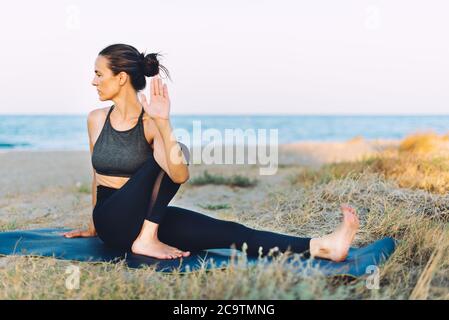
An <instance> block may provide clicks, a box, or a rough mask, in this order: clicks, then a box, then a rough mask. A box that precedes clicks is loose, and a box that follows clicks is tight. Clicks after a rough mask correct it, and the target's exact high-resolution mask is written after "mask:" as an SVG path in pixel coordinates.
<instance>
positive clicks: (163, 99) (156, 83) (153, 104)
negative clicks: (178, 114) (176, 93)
mask: <svg viewBox="0 0 449 320" xmlns="http://www.w3.org/2000/svg"><path fill="white" fill-rule="evenodd" d="M139 98H140V103H141V104H142V106H143V108H144V110H145V112H146V113H147V114H148V115H149V116H150V117H151V118H152V119H154V120H168V119H169V114H170V99H169V97H168V89H167V84H165V83H164V84H163V83H162V79H161V78H160V77H159V76H154V77H152V78H151V82H150V103H149V104H148V101H147V97H146V96H145V94H143V93H141V94H140V97H139Z"/></svg>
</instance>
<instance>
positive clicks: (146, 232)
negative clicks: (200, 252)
mask: <svg viewBox="0 0 449 320" xmlns="http://www.w3.org/2000/svg"><path fill="white" fill-rule="evenodd" d="M158 229H159V224H157V223H154V222H151V221H149V220H146V219H145V221H144V223H143V225H142V229H141V231H140V234H139V235H138V236H137V238H136V240H134V242H133V245H132V246H131V252H132V253H135V254H141V255H144V256H148V257H154V258H157V259H173V258H181V257H188V256H189V255H190V251H181V250H179V249H178V248H175V247H172V246H169V245H167V244H165V243H162V242H160V241H159V239H158V237H157V231H158Z"/></svg>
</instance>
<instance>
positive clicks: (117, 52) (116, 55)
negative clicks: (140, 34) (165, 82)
mask: <svg viewBox="0 0 449 320" xmlns="http://www.w3.org/2000/svg"><path fill="white" fill-rule="evenodd" d="M98 55H101V56H104V57H106V58H107V59H108V60H109V69H111V70H112V72H113V73H114V75H116V74H118V73H119V72H121V71H124V72H126V73H127V74H128V75H129V77H130V78H131V85H132V86H133V88H134V89H136V91H140V90H142V89H144V88H145V86H146V85H147V81H146V79H145V76H147V77H153V76H155V75H157V74H159V70H160V69H161V70H162V71H163V72H164V73H165V74H166V75H167V77H168V78H169V79H170V80H171V78H170V74H169V73H168V70H167V68H165V67H164V66H163V65H161V64H160V63H159V61H158V59H157V56H161V54H159V53H149V54H146V53H140V52H139V51H138V50H137V49H136V48H134V47H133V46H130V45H127V44H122V43H117V44H112V45H110V46H107V47H106V48H104V49H103V50H101V51H100V53H99V54H98Z"/></svg>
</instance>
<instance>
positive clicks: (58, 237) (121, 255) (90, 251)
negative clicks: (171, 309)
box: [0, 228, 395, 277]
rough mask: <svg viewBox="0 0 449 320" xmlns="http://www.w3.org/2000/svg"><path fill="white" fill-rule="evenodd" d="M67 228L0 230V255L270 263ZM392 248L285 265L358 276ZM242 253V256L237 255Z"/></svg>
mask: <svg viewBox="0 0 449 320" xmlns="http://www.w3.org/2000/svg"><path fill="white" fill-rule="evenodd" d="M70 230H72V229H68V228H46V229H34V230H16V231H5V232H0V254H1V255H14V254H15V255H30V256H43V257H54V258H57V259H64V260H72V261H90V262H119V261H122V260H124V261H125V263H126V265H127V266H128V267H130V268H139V267H142V266H155V268H156V270H157V271H161V272H174V271H177V272H190V271H195V270H198V269H200V268H205V269H213V268H226V267H227V266H230V265H231V264H232V263H239V266H241V263H242V261H244V263H245V266H250V265H253V264H256V263H270V261H272V259H273V257H264V258H260V259H258V258H257V257H248V256H245V255H244V254H243V253H242V252H241V251H239V250H235V249H231V248H229V249H228V248H223V249H213V250H204V251H200V252H192V253H191V255H190V256H189V257H187V258H182V259H172V260H160V259H155V258H151V257H146V256H142V255H136V254H133V253H132V252H125V251H120V250H116V249H113V248H110V247H108V246H106V245H105V244H104V243H103V242H102V241H101V240H100V239H99V238H98V237H91V238H66V237H64V236H62V234H63V233H64V232H67V231H70ZM394 249H395V240H394V239H392V238H383V239H381V240H377V241H375V242H373V243H371V244H369V245H367V246H364V247H361V248H350V250H349V255H348V257H347V258H346V260H345V261H343V262H332V261H330V260H325V259H306V258H301V257H300V255H297V254H295V255H290V256H289V257H288V259H286V260H285V263H286V266H287V267H288V268H292V270H295V271H297V272H303V273H304V274H306V275H312V274H313V273H315V272H320V273H322V274H324V275H329V276H333V275H347V276H352V277H359V276H363V275H367V274H370V273H372V270H373V266H379V265H381V264H382V263H384V262H385V261H386V260H387V259H388V258H389V256H390V255H391V254H392V253H393V251H394ZM239 256H240V257H243V259H244V260H242V259H238V257H239Z"/></svg>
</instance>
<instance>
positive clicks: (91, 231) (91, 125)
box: [63, 110, 98, 238]
mask: <svg viewBox="0 0 449 320" xmlns="http://www.w3.org/2000/svg"><path fill="white" fill-rule="evenodd" d="M96 112H98V111H97V110H94V111H92V112H90V113H89V114H88V116H87V132H88V135H89V149H90V156H91V157H92V152H93V148H94V144H93V142H92V138H93V136H94V134H93V132H95V130H96V126H97V121H96V120H95V113H96ZM92 169H93V168H92ZM92 172H93V174H92V188H91V189H92V210H93V208H95V204H96V203H97V180H96V178H95V170H94V169H93V171H92ZM63 235H64V236H65V237H67V238H76V237H95V236H96V235H97V231H96V230H95V226H94V223H93V219H92V215H91V219H90V222H89V227H88V229H87V230H73V231H70V232H66V233H64V234H63Z"/></svg>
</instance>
